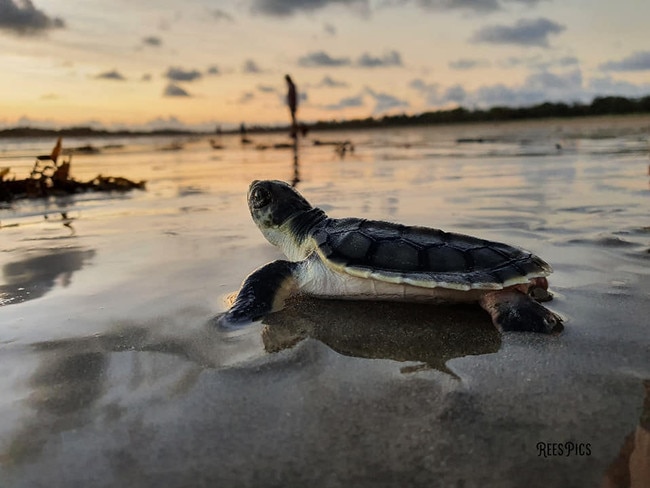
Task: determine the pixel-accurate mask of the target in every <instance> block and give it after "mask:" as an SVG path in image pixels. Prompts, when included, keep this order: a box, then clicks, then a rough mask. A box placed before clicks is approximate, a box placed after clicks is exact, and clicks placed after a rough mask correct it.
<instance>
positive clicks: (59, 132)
mask: <svg viewBox="0 0 650 488" xmlns="http://www.w3.org/2000/svg"><path fill="white" fill-rule="evenodd" d="M195 134H196V132H195V131H191V130H177V129H159V130H153V131H132V130H104V129H94V128H92V127H86V126H80V127H68V128H65V129H39V128H38V127H12V128H9V129H2V130H0V137H34V138H37V137H59V136H61V137H98V136H99V137H102V136H107V137H126V136H147V137H149V136H183V135H195Z"/></svg>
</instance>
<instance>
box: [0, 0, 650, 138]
mask: <svg viewBox="0 0 650 488" xmlns="http://www.w3.org/2000/svg"><path fill="white" fill-rule="evenodd" d="M649 18H650V1H648V0H617V1H616V2H614V1H611V0H232V1H226V0H212V1H208V0H0V65H1V66H2V67H3V73H2V76H0V127H8V126H16V125H31V126H39V127H68V126H72V125H90V126H93V127H97V128H106V129H122V128H129V129H157V128H163V127H177V128H190V129H200V130H211V129H214V128H215V127H216V126H217V125H221V126H222V127H223V128H224V129H225V128H230V127H234V126H238V125H239V123H240V122H245V123H246V124H247V125H254V124H265V125H273V124H280V123H282V124H287V123H288V122H289V111H288V109H287V107H286V91H287V88H286V83H285V80H284V75H285V74H290V75H291V76H292V78H293V79H294V81H295V83H296V85H297V87H298V92H299V95H300V103H299V109H298V118H299V119H300V120H304V121H307V122H312V121H316V120H333V119H336V120H342V119H351V118H365V117H370V116H373V117H376V116H382V115H385V114H399V113H406V114H416V113H421V112H424V111H429V110H438V109H448V108H453V107H457V106H464V107H467V108H486V107H491V106H495V105H508V106H523V105H531V104H536V103H541V102H544V101H555V102H557V101H563V102H569V103H571V102H577V101H579V102H590V101H591V100H592V99H593V98H594V97H595V96H606V95H621V96H626V97H639V96H645V95H649V94H650V34H649V33H648V19H649Z"/></svg>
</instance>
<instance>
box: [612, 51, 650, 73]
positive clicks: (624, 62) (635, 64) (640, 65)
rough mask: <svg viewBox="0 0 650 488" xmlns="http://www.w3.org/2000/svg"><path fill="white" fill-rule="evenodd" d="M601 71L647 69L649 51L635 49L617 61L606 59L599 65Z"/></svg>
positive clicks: (649, 68) (649, 64)
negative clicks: (635, 50)
mask: <svg viewBox="0 0 650 488" xmlns="http://www.w3.org/2000/svg"><path fill="white" fill-rule="evenodd" d="M599 68H600V69H602V70H603V71H648V70H650V51H637V52H635V53H633V54H630V55H629V56H627V57H626V58H623V59H621V60H619V61H607V62H606V63H602V64H601V65H600V66H599Z"/></svg>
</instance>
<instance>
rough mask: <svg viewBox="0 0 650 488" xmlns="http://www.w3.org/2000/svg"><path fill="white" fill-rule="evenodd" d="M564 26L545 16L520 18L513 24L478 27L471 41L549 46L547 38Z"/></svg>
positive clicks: (557, 32)
mask: <svg viewBox="0 0 650 488" xmlns="http://www.w3.org/2000/svg"><path fill="white" fill-rule="evenodd" d="M564 30H566V27H564V26H563V25H560V24H558V23H557V22H553V21H552V20H549V19H545V18H541V17H540V18H537V19H520V20H518V21H517V22H516V23H515V24H514V25H494V26H488V27H484V28H482V29H479V30H478V31H477V32H476V33H475V34H474V36H472V39H471V40H472V41H473V42H477V43H489V44H515V45H518V46H537V47H549V44H548V38H549V36H550V35H553V34H560V33H561V32H563V31H564Z"/></svg>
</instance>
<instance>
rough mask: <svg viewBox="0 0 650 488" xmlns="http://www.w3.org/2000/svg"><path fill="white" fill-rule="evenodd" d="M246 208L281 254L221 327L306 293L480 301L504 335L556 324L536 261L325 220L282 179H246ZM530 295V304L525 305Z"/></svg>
mask: <svg viewBox="0 0 650 488" xmlns="http://www.w3.org/2000/svg"><path fill="white" fill-rule="evenodd" d="M248 207H249V209H250V212H251V216H252V217H253V220H254V221H255V223H256V224H257V226H258V227H259V228H260V230H261V231H262V233H263V234H264V236H265V237H266V239H267V240H268V241H269V242H270V243H271V244H274V245H276V246H278V247H279V248H280V249H281V250H282V252H283V253H284V254H285V255H286V256H287V258H288V261H285V260H278V261H274V262H272V263H269V264H266V265H264V266H262V267H261V268H259V269H257V270H256V271H254V272H253V273H252V274H250V275H249V276H248V277H247V278H246V280H245V281H244V283H243V285H242V287H241V289H240V291H239V293H238V295H237V298H236V299H235V301H234V303H233V305H232V307H231V308H230V310H229V311H228V312H227V313H226V314H225V315H224V316H223V318H222V322H223V323H225V324H239V323H244V322H249V321H255V320H259V319H261V318H263V317H264V316H266V315H267V314H269V313H271V312H273V311H275V310H279V309H281V308H282V306H283V303H284V300H285V298H287V297H288V296H290V295H293V294H298V293H304V294H308V295H312V296H317V297H323V298H346V299H353V300H397V301H429V302H478V303H479V304H480V305H481V306H482V307H483V308H484V309H485V310H486V311H487V312H488V313H489V314H490V316H491V317H492V322H493V323H494V325H495V326H496V327H497V328H498V329H499V330H502V331H511V330H519V331H534V332H545V333H551V332H554V331H556V330H558V329H560V328H561V324H562V319H561V318H560V317H559V316H557V315H556V314H554V313H553V312H551V311H550V310H548V309H546V308H544V307H543V306H542V305H540V304H539V303H537V301H536V300H540V299H542V298H546V299H549V298H550V294H548V293H547V292H546V289H547V288H548V283H547V281H546V278H545V277H546V276H547V275H549V274H550V273H551V272H552V270H551V267H550V266H549V265H548V264H547V263H545V262H544V261H543V260H541V259H540V258H539V257H537V256H535V255H534V254H532V253H530V252H527V251H524V250H521V249H518V248H515V247H512V246H509V245H507V244H502V243H499V242H492V241H487V240H484V239H479V238H476V237H471V236H467V235H462V234H454V233H450V232H444V231H442V230H438V229H431V228H427V227H408V226H404V225H400V224H395V223H390V222H382V221H377V220H365V219H357V218H345V219H332V218H329V217H328V216H327V215H326V214H325V212H324V211H323V210H321V209H319V208H316V207H312V206H311V205H310V204H309V202H307V200H305V199H304V198H303V197H302V196H301V195H300V194H299V193H298V192H297V191H296V190H295V189H293V188H292V187H291V186H289V185H288V184H287V183H284V182H282V181H253V183H251V185H250V188H249V190H248ZM533 297H534V298H533Z"/></svg>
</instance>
